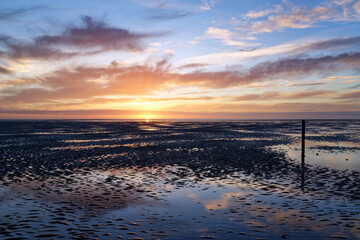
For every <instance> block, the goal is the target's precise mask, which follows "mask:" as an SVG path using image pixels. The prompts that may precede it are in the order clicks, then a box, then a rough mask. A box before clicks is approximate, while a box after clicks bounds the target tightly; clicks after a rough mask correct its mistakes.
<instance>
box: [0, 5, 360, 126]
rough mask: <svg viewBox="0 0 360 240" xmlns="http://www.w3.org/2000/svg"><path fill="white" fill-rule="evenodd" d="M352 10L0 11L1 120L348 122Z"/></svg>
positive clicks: (355, 43)
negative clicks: (263, 120)
mask: <svg viewBox="0 0 360 240" xmlns="http://www.w3.org/2000/svg"><path fill="white" fill-rule="evenodd" d="M359 21H360V1H358V0H350V1H338V0H336V1H335V0H330V1H327V0H323V1H290V0H287V1H282V0H270V1H262V0H255V1H251V2H248V1H235V0H234V1H231V0H196V1H190V0H169V1H162V0H154V1H147V0H122V1H117V0H109V1H106V2H104V1H100V0H97V1H95V0H94V1H82V0H80V1H75V2H74V1H68V0H64V1H52V2H51V3H50V2H47V1H42V0H34V1H31V3H30V1H25V0H12V1H2V2H1V6H0V29H1V30H0V31H1V33H0V118H96V119H99V118H104V119H108V118H115V119H144V118H145V119H147V120H149V119H185V118H187V119H209V118H210V119H236V118H260V119H263V118H359V117H360V109H359V108H360V72H359V71H360V69H359V66H360V23H359Z"/></svg>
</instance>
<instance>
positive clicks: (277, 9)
mask: <svg viewBox="0 0 360 240" xmlns="http://www.w3.org/2000/svg"><path fill="white" fill-rule="evenodd" d="M283 9H284V8H283V7H282V6H281V5H275V6H274V8H269V9H265V10H262V11H257V12H256V11H251V12H249V13H247V14H246V15H245V17H246V18H250V19H256V18H261V17H266V16H268V15H270V14H272V13H275V14H277V13H281V12H282V11H283Z"/></svg>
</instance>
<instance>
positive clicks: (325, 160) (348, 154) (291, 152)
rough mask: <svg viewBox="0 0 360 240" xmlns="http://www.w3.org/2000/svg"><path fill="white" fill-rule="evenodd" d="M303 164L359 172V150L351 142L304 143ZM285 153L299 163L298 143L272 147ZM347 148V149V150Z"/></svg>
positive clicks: (299, 150) (299, 151)
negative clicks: (338, 148) (338, 147)
mask: <svg viewBox="0 0 360 240" xmlns="http://www.w3.org/2000/svg"><path fill="white" fill-rule="evenodd" d="M305 145H306V151H305V163H306V164H311V165H321V166H325V167H329V168H334V169H339V170H346V169H348V170H356V171H360V150H358V149H352V148H359V145H358V144H357V143H353V142H338V143H334V142H324V141H306V143H305ZM324 146H325V147H337V146H341V147H342V149H341V148H340V150H337V149H336V148H335V149H331V148H330V149H329V150H327V149H326V148H325V149H322V148H321V147H324ZM273 148H274V149H280V150H283V151H285V152H286V154H287V155H288V156H289V157H290V158H291V159H293V160H295V161H298V162H301V147H300V143H297V144H294V145H278V146H275V147H273ZM347 148H348V149H347Z"/></svg>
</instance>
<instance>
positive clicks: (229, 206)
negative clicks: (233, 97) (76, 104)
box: [0, 121, 360, 239]
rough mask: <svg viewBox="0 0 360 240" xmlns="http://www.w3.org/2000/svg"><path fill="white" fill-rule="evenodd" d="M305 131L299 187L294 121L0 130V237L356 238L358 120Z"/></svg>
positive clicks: (24, 125) (1, 126) (359, 223)
mask: <svg viewBox="0 0 360 240" xmlns="http://www.w3.org/2000/svg"><path fill="white" fill-rule="evenodd" d="M307 126H308V128H307V143H308V145H307V149H306V163H307V164H306V169H305V170H306V171H305V174H304V175H303V176H304V177H303V178H302V169H301V166H300V153H301V151H300V149H299V146H300V144H299V143H300V130H301V129H300V128H301V124H300V122H299V121H243V122H166V123H162V122H149V123H146V122H116V121H0V152H1V155H0V156H1V159H0V161H1V169H0V181H1V187H0V238H1V239H61V238H62V239H360V214H359V209H360V181H359V180H360V172H359V171H360V164H359V161H360V159H359V153H360V144H359V140H360V139H359V136H360V134H359V133H360V122H359V121H323V122H319V121H312V122H310V123H308V124H307ZM297 154H298V155H297ZM334 156H335V157H334Z"/></svg>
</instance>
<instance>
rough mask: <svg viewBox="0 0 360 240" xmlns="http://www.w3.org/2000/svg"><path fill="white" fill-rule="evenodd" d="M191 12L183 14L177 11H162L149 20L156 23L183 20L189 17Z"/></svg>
mask: <svg viewBox="0 0 360 240" xmlns="http://www.w3.org/2000/svg"><path fill="white" fill-rule="evenodd" d="M190 14H191V12H189V11H187V12H181V11H176V10H160V11H157V13H156V14H154V15H152V16H150V17H148V19H151V20H155V21H163V20H173V19H178V18H183V17H186V16H189V15H190Z"/></svg>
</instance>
